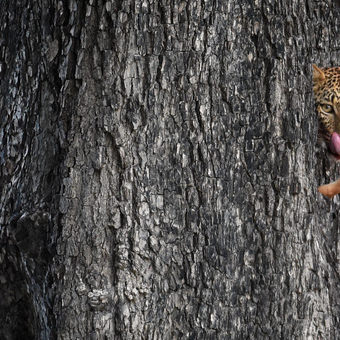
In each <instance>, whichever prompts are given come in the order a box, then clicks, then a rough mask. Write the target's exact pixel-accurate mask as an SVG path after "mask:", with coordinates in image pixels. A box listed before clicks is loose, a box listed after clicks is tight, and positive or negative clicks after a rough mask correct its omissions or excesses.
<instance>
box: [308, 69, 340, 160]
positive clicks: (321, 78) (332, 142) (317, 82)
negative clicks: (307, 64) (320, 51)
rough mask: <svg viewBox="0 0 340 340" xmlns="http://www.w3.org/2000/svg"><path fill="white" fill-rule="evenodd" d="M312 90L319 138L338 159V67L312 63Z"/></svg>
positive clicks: (339, 94) (339, 110)
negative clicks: (322, 66)
mask: <svg viewBox="0 0 340 340" xmlns="http://www.w3.org/2000/svg"><path fill="white" fill-rule="evenodd" d="M313 91H314V97H315V104H316V111H317V113H318V119H319V133H318V134H319V139H321V140H322V141H324V142H325V143H326V145H327V148H328V150H329V152H330V153H331V154H332V155H333V156H334V157H335V158H336V159H337V160H340V67H330V68H322V69H321V68H319V67H317V66H316V65H313Z"/></svg>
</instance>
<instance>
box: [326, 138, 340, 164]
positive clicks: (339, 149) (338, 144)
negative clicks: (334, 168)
mask: <svg viewBox="0 0 340 340" xmlns="http://www.w3.org/2000/svg"><path fill="white" fill-rule="evenodd" d="M328 148H329V151H330V152H331V154H332V156H333V157H335V159H337V160H339V159H340V135H339V134H338V133H336V132H333V133H332V136H331V139H330V141H329V145H328Z"/></svg>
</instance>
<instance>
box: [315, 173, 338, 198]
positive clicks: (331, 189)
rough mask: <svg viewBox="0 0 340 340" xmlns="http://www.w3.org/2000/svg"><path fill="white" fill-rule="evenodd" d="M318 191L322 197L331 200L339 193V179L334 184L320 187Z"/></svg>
mask: <svg viewBox="0 0 340 340" xmlns="http://www.w3.org/2000/svg"><path fill="white" fill-rule="evenodd" d="M318 190H319V192H320V193H321V194H322V195H325V196H327V197H329V198H333V196H335V195H337V194H339V193H340V178H339V179H338V180H336V181H335V182H332V183H329V184H325V185H321V186H320V187H319V188H318Z"/></svg>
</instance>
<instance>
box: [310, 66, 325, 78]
mask: <svg viewBox="0 0 340 340" xmlns="http://www.w3.org/2000/svg"><path fill="white" fill-rule="evenodd" d="M325 78H326V77H325V74H324V72H323V71H322V70H321V68H319V67H317V66H316V65H315V64H313V81H322V80H325Z"/></svg>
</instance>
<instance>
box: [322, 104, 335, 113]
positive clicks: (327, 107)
mask: <svg viewBox="0 0 340 340" xmlns="http://www.w3.org/2000/svg"><path fill="white" fill-rule="evenodd" d="M321 108H322V111H324V112H326V113H332V112H333V106H332V105H329V104H322V105H321Z"/></svg>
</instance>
